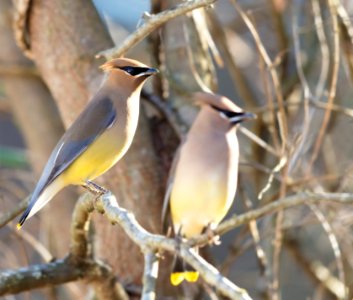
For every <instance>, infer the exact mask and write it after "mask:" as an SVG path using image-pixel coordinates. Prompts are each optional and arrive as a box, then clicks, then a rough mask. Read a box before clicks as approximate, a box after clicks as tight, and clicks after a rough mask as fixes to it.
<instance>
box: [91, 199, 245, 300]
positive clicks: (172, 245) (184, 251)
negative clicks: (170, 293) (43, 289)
mask: <svg viewBox="0 0 353 300" xmlns="http://www.w3.org/2000/svg"><path fill="white" fill-rule="evenodd" d="M95 205H96V209H97V210H98V211H100V212H101V213H105V215H106V217H107V218H108V220H109V221H110V222H112V223H119V225H121V226H122V228H123V229H124V231H125V233H126V234H127V235H128V236H129V237H130V238H131V239H132V240H133V241H134V242H135V243H136V244H137V245H139V246H140V248H141V249H146V248H150V249H152V250H158V249H163V250H166V251H169V252H173V253H175V252H176V251H177V248H178V255H180V256H181V257H182V258H183V259H184V260H185V261H186V262H187V263H189V264H190V265H191V266H193V267H194V268H195V269H196V270H197V271H199V273H200V275H201V276H202V277H203V279H204V280H205V281H206V282H207V283H209V284H210V285H212V286H214V287H215V288H216V289H217V290H218V291H219V292H220V293H221V294H223V295H225V296H227V297H229V298H230V299H244V300H245V299H246V300H248V299H251V298H250V297H249V295H248V294H247V292H246V291H245V290H243V289H241V288H239V287H238V286H236V285H235V284H234V283H232V282H231V281H229V280H228V279H227V278H225V277H223V276H222V275H221V274H220V273H219V271H218V270H217V269H216V268H214V267H213V266H211V265H210V264H209V263H207V262H206V261H205V260H204V259H203V258H202V257H201V256H199V255H197V254H195V253H194V252H192V251H191V250H190V247H189V245H188V244H182V245H178V244H177V242H176V241H175V240H173V239H168V238H166V237H164V236H161V235H157V234H151V233H149V232H148V231H146V230H145V229H144V228H142V227H141V225H140V224H139V223H138V222H137V221H136V219H135V217H134V215H133V214H132V213H130V212H129V211H127V210H125V209H123V208H121V207H119V205H118V203H117V202H116V199H115V197H114V196H113V195H112V194H110V193H108V194H105V195H103V196H102V197H100V198H99V199H97V201H96V203H95Z"/></svg>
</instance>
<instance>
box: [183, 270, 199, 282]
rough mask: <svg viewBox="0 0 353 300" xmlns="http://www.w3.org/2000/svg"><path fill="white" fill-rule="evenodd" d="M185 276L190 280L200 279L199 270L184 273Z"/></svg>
mask: <svg viewBox="0 0 353 300" xmlns="http://www.w3.org/2000/svg"><path fill="white" fill-rule="evenodd" d="M184 278H185V279H186V281H188V282H196V281H197V279H199V272H196V271H189V272H185V273H184Z"/></svg>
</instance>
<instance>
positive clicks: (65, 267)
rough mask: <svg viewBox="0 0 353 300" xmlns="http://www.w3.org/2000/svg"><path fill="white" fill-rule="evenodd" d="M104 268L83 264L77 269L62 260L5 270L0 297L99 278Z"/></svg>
mask: <svg viewBox="0 0 353 300" xmlns="http://www.w3.org/2000/svg"><path fill="white" fill-rule="evenodd" d="M105 268H106V267H105V266H103V265H101V264H97V263H93V262H92V263H89V262H85V263H82V264H81V265H80V266H79V267H78V266H77V265H75V264H72V263H70V262H69V260H68V259H63V260H57V261H54V262H51V263H47V264H41V265H33V266H29V267H27V268H21V269H17V270H5V271H2V272H1V276H0V296H4V295H8V294H16V293H20V292H23V291H27V290H32V289H36V288H41V287H45V286H49V285H50V286H52V285H57V284H63V283H66V282H70V281H76V280H80V279H83V278H87V279H93V278H96V277H99V276H100V274H102V273H103V269H104V270H105ZM104 273H105V272H104Z"/></svg>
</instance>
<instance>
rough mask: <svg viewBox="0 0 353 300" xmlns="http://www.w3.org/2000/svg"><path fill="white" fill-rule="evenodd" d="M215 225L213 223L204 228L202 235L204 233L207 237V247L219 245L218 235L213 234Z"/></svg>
mask: <svg viewBox="0 0 353 300" xmlns="http://www.w3.org/2000/svg"><path fill="white" fill-rule="evenodd" d="M216 227H217V225H216V224H214V223H210V224H208V225H207V227H206V228H205V231H204V233H206V235H207V237H208V244H209V245H216V246H218V245H220V244H221V239H220V236H219V235H218V234H215V230H216Z"/></svg>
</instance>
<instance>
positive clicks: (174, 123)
mask: <svg viewBox="0 0 353 300" xmlns="http://www.w3.org/2000/svg"><path fill="white" fill-rule="evenodd" d="M141 97H142V99H145V100H146V101H148V102H149V103H151V104H152V105H153V106H154V107H155V108H156V109H157V110H158V111H159V112H160V113H161V114H162V115H163V116H164V117H165V118H166V120H167V121H168V123H169V125H170V126H171V127H172V128H173V130H174V132H175V134H176V135H177V136H178V138H179V140H182V139H183V131H182V129H181V126H180V124H179V122H178V120H177V118H176V117H175V114H174V112H173V109H172V108H171V106H170V105H169V104H168V103H166V102H164V101H163V100H162V99H161V98H159V97H158V96H157V95H154V94H151V93H149V92H147V91H146V90H144V89H143V90H142V92H141Z"/></svg>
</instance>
